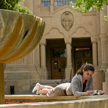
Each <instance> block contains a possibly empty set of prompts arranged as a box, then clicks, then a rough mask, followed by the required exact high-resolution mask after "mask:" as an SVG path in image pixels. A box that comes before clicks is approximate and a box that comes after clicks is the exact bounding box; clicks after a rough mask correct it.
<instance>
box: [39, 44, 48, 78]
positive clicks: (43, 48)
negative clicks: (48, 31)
mask: <svg viewBox="0 0 108 108" xmlns="http://www.w3.org/2000/svg"><path fill="white" fill-rule="evenodd" d="M40 48H41V70H40V71H41V76H42V78H43V79H47V69H46V44H45V43H41V44H40Z"/></svg>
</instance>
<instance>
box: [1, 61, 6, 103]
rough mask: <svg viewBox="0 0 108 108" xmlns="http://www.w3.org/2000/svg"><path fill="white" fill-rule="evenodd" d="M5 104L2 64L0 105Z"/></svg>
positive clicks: (2, 66) (2, 68) (2, 69)
mask: <svg viewBox="0 0 108 108" xmlns="http://www.w3.org/2000/svg"><path fill="white" fill-rule="evenodd" d="M4 103H5V101H4V65H3V64H2V63H0V104H4Z"/></svg>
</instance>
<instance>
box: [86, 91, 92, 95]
mask: <svg viewBox="0 0 108 108" xmlns="http://www.w3.org/2000/svg"><path fill="white" fill-rule="evenodd" d="M92 93H93V91H86V92H85V93H84V95H85V96H87V95H90V94H92Z"/></svg>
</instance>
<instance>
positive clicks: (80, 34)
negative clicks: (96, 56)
mask: <svg viewBox="0 0 108 108" xmlns="http://www.w3.org/2000/svg"><path fill="white" fill-rule="evenodd" d="M71 37H91V33H90V32H89V31H87V30H86V29H85V28H84V27H78V28H77V29H76V30H75V32H73V33H72V35H71Z"/></svg>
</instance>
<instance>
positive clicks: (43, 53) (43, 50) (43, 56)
mask: <svg viewBox="0 0 108 108" xmlns="http://www.w3.org/2000/svg"><path fill="white" fill-rule="evenodd" d="M45 47H46V45H45V44H44V43H41V68H46V48H45Z"/></svg>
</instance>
